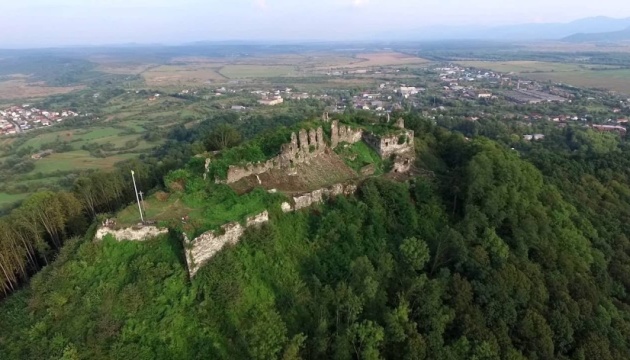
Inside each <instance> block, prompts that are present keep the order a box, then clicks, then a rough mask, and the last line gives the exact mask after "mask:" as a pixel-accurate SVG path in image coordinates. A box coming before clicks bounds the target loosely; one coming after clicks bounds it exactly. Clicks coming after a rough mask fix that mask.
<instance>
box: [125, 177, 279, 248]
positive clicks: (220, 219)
mask: <svg viewBox="0 0 630 360" xmlns="http://www.w3.org/2000/svg"><path fill="white" fill-rule="evenodd" d="M162 194H163V193H162ZM282 199H284V197H283V196H282V195H280V194H269V193H267V191H265V190H264V189H262V188H258V189H256V190H254V191H253V192H251V193H248V194H245V195H241V196H239V195H237V194H236V193H235V192H234V191H233V190H232V189H231V188H230V187H229V186H227V185H215V184H207V186H206V189H205V190H201V191H197V192H194V193H189V194H185V193H172V194H168V199H166V200H164V199H162V200H160V199H159V196H158V195H157V194H154V195H151V196H149V197H147V198H146V199H145V201H144V207H145V209H146V218H147V219H149V220H154V221H158V222H161V223H163V224H168V225H169V226H171V227H177V226H179V225H183V224H182V221H181V219H182V218H183V217H185V216H188V217H189V220H188V222H187V223H186V224H185V226H184V228H185V230H186V231H187V232H189V233H190V235H191V236H197V235H199V234H201V233H203V232H205V231H207V230H210V229H218V228H219V227H220V226H222V225H225V224H227V223H229V222H233V221H241V222H242V221H244V220H245V218H247V217H248V216H252V215H256V214H259V213H261V212H263V211H264V210H266V209H270V208H271V206H273V204H275V206H276V207H278V208H279V205H278V204H277V203H279V201H281V200H282ZM116 219H117V223H118V226H121V227H127V226H132V225H135V224H137V223H138V222H139V219H140V215H139V211H138V205H137V204H136V203H132V204H130V205H129V206H127V207H126V208H125V209H124V210H122V211H120V212H119V213H118V214H117V215H116Z"/></svg>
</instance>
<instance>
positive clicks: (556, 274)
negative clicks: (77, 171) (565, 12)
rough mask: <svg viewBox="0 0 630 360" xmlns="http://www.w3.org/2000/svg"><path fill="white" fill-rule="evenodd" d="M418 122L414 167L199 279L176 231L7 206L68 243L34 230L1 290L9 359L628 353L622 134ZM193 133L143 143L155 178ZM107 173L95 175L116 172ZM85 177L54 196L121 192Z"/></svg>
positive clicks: (628, 194) (272, 232)
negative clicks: (408, 174) (540, 133)
mask: <svg viewBox="0 0 630 360" xmlns="http://www.w3.org/2000/svg"><path fill="white" fill-rule="evenodd" d="M407 125H408V127H411V128H413V129H414V130H415V131H416V134H417V144H416V148H417V152H418V156H419V160H418V164H417V167H418V169H420V170H422V171H420V173H421V174H423V175H422V176H417V177H415V178H413V179H411V180H409V181H407V182H404V183H400V182H394V181H392V180H388V179H386V178H373V179H370V180H367V181H365V182H364V183H363V184H361V185H360V187H359V190H358V192H357V194H356V195H355V196H353V197H347V198H346V197H338V198H335V199H333V200H332V201H331V202H329V203H327V204H326V205H322V206H319V207H315V208H311V209H310V210H305V211H302V212H298V213H294V214H282V213H281V212H280V211H279V210H275V211H272V214H271V221H270V223H269V224H268V225H265V226H264V227H263V228H261V229H258V230H249V231H248V232H247V233H246V236H245V237H244V239H243V240H242V241H241V243H239V244H238V245H237V246H234V247H230V248H228V249H225V250H223V251H222V252H221V253H219V254H218V255H217V256H216V257H215V258H214V259H213V260H212V261H211V262H210V263H209V264H208V265H206V266H205V267H204V268H203V269H202V270H201V271H200V272H199V274H198V275H197V276H196V277H195V278H194V279H192V280H190V279H189V277H188V274H187V271H186V267H185V261H184V258H183V257H184V255H183V247H182V244H181V241H180V240H179V237H178V235H177V234H176V233H174V232H173V233H171V234H169V235H168V236H164V237H162V238H158V239H155V240H153V241H149V242H146V243H131V242H121V243H120V242H117V241H115V239H111V238H110V239H105V240H104V241H102V242H93V241H91V238H92V234H93V228H91V229H90V230H88V231H87V232H86V233H85V234H83V235H79V234H80V233H81V231H83V230H85V229H76V230H73V229H72V226H70V225H71V224H74V223H75V222H73V221H67V222H65V223H64V224H63V225H64V226H61V227H55V226H57V225H59V224H60V223H57V222H54V225H55V226H52V227H48V226H46V225H45V223H46V221H47V220H48V219H49V218H48V217H47V216H40V217H38V218H35V219H33V220H31V221H29V220H23V219H22V218H21V217H20V216H27V215H28V214H30V212H27V211H26V210H22V209H21V208H20V209H17V210H15V212H14V213H12V214H11V217H10V218H9V221H8V223H7V224H6V226H9V227H10V228H11V227H13V226H18V225H17V224H24V222H22V221H26V223H33V222H34V223H41V228H38V229H33V230H37V231H39V233H40V236H43V237H42V238H43V239H45V241H46V243H44V244H43V245H41V246H43V247H46V246H48V247H55V246H56V245H57V244H56V243H55V242H54V241H53V240H54V239H57V238H63V239H64V245H63V246H58V247H59V248H61V251H60V252H59V254H58V256H57V257H56V259H55V260H54V261H51V260H47V257H46V256H45V255H46V254H47V252H46V251H39V250H38V248H37V247H34V249H35V251H34V252H33V253H34V254H35V255H34V256H33V257H34V260H33V261H34V262H38V263H40V262H42V261H48V262H49V265H48V266H46V267H44V269H43V270H42V271H41V272H39V273H38V274H37V275H36V276H34V277H33V278H32V280H31V281H30V284H29V285H28V286H25V287H24V288H22V289H19V290H17V291H15V292H13V294H12V295H10V296H8V297H7V298H6V299H4V300H3V301H2V303H0V329H2V331H1V332H0V358H3V359H31V358H32V359H39V358H46V359H110V358H120V359H126V358H138V359H191V358H193V359H194V358H199V359H205V358H217V359H274V358H279V359H321V358H326V359H328V358H332V359H381V358H387V359H576V360H577V359H628V358H630V344H628V341H629V339H630V298H629V297H628V290H629V289H630V282H628V278H627V272H628V270H630V241H629V240H628V238H627V235H626V234H627V233H628V232H629V231H628V230H630V229H628V226H629V225H628V221H627V219H628V216H629V215H630V163H628V162H629V161H630V160H628V159H629V158H630V157H629V156H628V155H630V148H628V146H627V145H626V144H625V142H622V141H620V140H619V139H618V138H615V137H612V136H608V135H605V134H597V133H592V132H587V131H584V130H582V129H572V128H568V129H563V130H558V131H557V133H555V134H552V135H550V136H548V137H547V138H546V139H545V141H543V142H539V143H535V144H521V146H519V147H517V148H515V149H512V148H511V147H510V146H511V145H512V144H509V143H508V142H509V141H510V137H509V136H505V134H496V135H497V136H492V138H493V139H490V138H486V137H477V138H474V139H472V140H470V139H467V138H465V137H464V136H463V135H461V134H460V133H457V132H451V131H449V130H447V129H445V128H443V127H438V126H436V125H434V124H433V123H431V122H429V121H425V120H423V119H421V118H419V117H417V116H415V115H409V116H408V119H407ZM495 125H496V124H487V125H484V124H481V125H479V126H480V127H481V128H479V129H476V130H477V131H479V132H480V133H482V134H491V133H493V132H492V131H489V130H488V129H486V128H484V126H486V127H487V126H490V127H492V128H494V127H495ZM180 131H181V133H180V134H176V135H173V136H176V137H180V138H181V139H182V140H186V139H188V140H193V137H194V136H198V135H194V134H192V133H187V132H186V131H185V130H184V129H180ZM505 131H508V130H507V128H505ZM202 133H203V132H202ZM205 134H206V135H207V136H208V138H209V139H212V136H210V135H209V133H205ZM197 140H198V138H197ZM186 148H187V149H188V150H185V151H184V153H182V154H181V156H179V157H177V159H178V160H172V162H171V165H170V166H166V165H165V164H164V163H162V162H157V161H156V162H155V163H151V162H147V163H146V164H145V166H146V169H147V175H146V176H144V177H143V179H145V180H143V181H147V184H146V186H151V185H154V186H159V183H160V181H161V177H163V176H164V175H165V174H166V172H167V171H168V169H171V168H175V167H176V166H178V165H179V166H182V165H181V164H182V161H184V160H183V159H187V158H189V156H190V153H191V152H190V149H189V147H186ZM171 151H174V150H171ZM160 166H162V167H161V169H162V171H161V172H155V171H154V170H153V169H154V168H158V167H160ZM121 174H122V173H121ZM111 176H112V177H115V176H123V175H116V174H114V175H111ZM101 178H102V177H101ZM101 178H98V177H97V178H92V179H90V180H88V179H85V180H84V181H85V186H86V188H85V189H93V188H98V187H99V186H101V187H102V186H106V184H110V181H106V180H104V179H101ZM101 180H102V182H99V181H101ZM113 180H115V179H112V181H113ZM114 183H115V181H114ZM82 184H83V183H82V182H77V184H76V186H77V187H76V188H75V190H74V191H73V192H72V194H71V196H73V197H75V198H77V200H78V201H79V203H78V204H76V205H75V206H74V207H67V209H68V210H67V211H66V212H63V213H59V212H58V211H54V213H55V214H57V215H56V216H58V217H63V218H64V219H71V218H72V217H73V216H83V217H85V218H86V221H85V225H84V227H87V226H88V225H89V224H88V223H89V221H88V220H87V219H88V218H89V214H97V213H100V212H107V211H111V210H113V209H114V208H116V199H101V198H99V197H94V200H95V202H94V206H93V207H90V206H88V207H86V205H85V204H89V203H90V199H91V197H90V196H89V194H90V192H89V191H85V192H83V191H81V189H82V187H81V186H82ZM98 184H100V185H98ZM107 193H109V192H107ZM64 196H70V195H69V194H66V193H54V194H44V195H39V197H37V198H34V199H31V200H29V201H28V202H26V203H25V204H24V205H23V207H26V209H27V208H28V206H29V204H30V203H35V202H36V201H41V202H42V203H37V204H35V205H33V206H37V205H40V206H41V204H52V205H51V206H54V204H56V202H62V203H65V202H66V201H67V200H66V198H64ZM82 196H83V197H82ZM120 196H121V197H123V198H124V194H121V195H120ZM40 198H41V199H40ZM81 204H82V206H83V210H82V212H81V211H79V210H77V209H79V208H80V207H81ZM63 208H64V209H66V207H63ZM53 209H54V208H53ZM73 209H75V210H73ZM85 209H88V211H85ZM40 212H46V211H40ZM49 212H53V211H52V210H51V211H49ZM58 213H59V214H58ZM34 214H35V215H37V212H34ZM35 215H33V216H35ZM55 219H57V218H55ZM17 229H18V230H19V229H21V228H20V227H18V228H17ZM28 230H29V229H23V231H24V232H23V233H20V234H28ZM12 231H16V230H12ZM0 234H1V233H0ZM26 236H27V235H20V236H18V237H13V238H14V239H17V240H15V243H14V244H13V245H14V246H18V247H19V246H20V245H19V244H20V242H19V241H18V240H20V239H22V238H25V237H26ZM4 238H5V236H4V235H1V239H4ZM9 245H11V244H9ZM34 246H35V245H34ZM0 254H2V255H3V256H5V254H11V252H10V251H9V252H5V250H4V249H3V250H2V251H0ZM26 255H27V257H26V258H28V251H27V254H26ZM0 260H1V261H5V259H0ZM2 264H5V262H2ZM14 271H16V272H17V273H18V274H19V269H18V270H15V269H14ZM11 284H13V285H15V286H18V285H19V284H20V282H17V283H15V282H11V283H9V286H11ZM6 287H7V286H6V285H5V288H6ZM8 290H9V289H7V291H8Z"/></svg>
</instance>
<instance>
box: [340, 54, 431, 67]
mask: <svg viewBox="0 0 630 360" xmlns="http://www.w3.org/2000/svg"><path fill="white" fill-rule="evenodd" d="M428 63H430V61H429V60H427V59H423V58H420V57H417V56H412V55H407V54H402V53H395V52H384V53H365V54H357V55H356V56H355V57H354V58H353V59H352V62H351V63H349V64H344V65H341V66H338V67H342V68H364V67H378V66H400V65H411V64H416V65H420V64H428Z"/></svg>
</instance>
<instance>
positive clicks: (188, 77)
mask: <svg viewBox="0 0 630 360" xmlns="http://www.w3.org/2000/svg"><path fill="white" fill-rule="evenodd" d="M219 68H220V67H217V66H216V65H214V66H213V65H205V64H201V65H199V64H187V65H162V66H158V67H155V68H150V69H148V70H147V71H145V72H143V73H142V76H143V77H144V79H145V81H146V83H147V85H149V86H191V85H204V84H208V83H213V82H220V81H225V80H226V79H225V77H224V76H222V75H221V74H220V73H219V72H217V70H218V69H219Z"/></svg>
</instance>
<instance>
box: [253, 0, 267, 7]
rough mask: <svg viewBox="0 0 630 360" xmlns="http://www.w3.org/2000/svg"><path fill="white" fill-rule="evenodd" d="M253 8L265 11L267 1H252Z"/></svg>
mask: <svg viewBox="0 0 630 360" xmlns="http://www.w3.org/2000/svg"><path fill="white" fill-rule="evenodd" d="M254 6H256V7H257V8H259V9H266V8H267V0H254Z"/></svg>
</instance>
